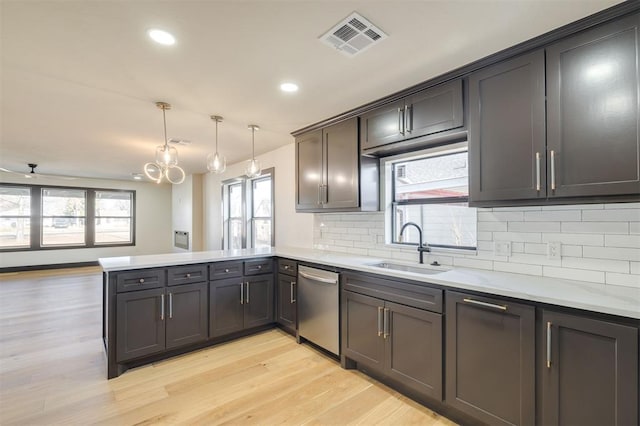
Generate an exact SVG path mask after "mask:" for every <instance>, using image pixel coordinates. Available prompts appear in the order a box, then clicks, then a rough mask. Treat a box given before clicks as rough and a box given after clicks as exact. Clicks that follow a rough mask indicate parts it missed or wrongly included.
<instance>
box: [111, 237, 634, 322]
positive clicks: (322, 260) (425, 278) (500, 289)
mask: <svg viewBox="0 0 640 426" xmlns="http://www.w3.org/2000/svg"><path fill="white" fill-rule="evenodd" d="M265 256H280V257H286V258H289V259H295V260H299V261H307V262H312V263H317V264H324V265H328V266H334V267H338V268H344V269H351V270H355V271H362V272H371V273H375V274H379V275H386V276H390V277H393V278H405V279H410V280H413V281H420V282H425V283H431V284H437V285H441V286H443V287H448V288H451V289H452V290H455V289H460V290H473V291H478V292H483V293H489V294H494V295H499V296H506V297H513V298H517V299H523V300H530V301H535V302H541V303H548V304H552V305H559V306H566V307H571V308H578V309H585V310H588V311H594V312H601V313H606V314H612V315H619V316H623V317H629V318H635V319H640V289H636V288H631V287H621V286H611V285H602V284H591V283H586V282H582V281H572V280H563V279H557V278H548V277H538V276H532V275H522V274H511V273H505V272H493V271H483V270H478V269H467V268H458V267H456V268H454V269H451V270H448V271H446V272H441V273H438V274H422V273H415V272H404V271H397V270H389V269H384V268H379V267H375V266H370V265H371V264H373V263H377V262H385V261H387V262H389V263H396V264H407V265H408V263H406V262H398V261H395V260H387V259H381V258H375V257H367V256H354V255H348V254H343V253H334V252H328V251H324V250H312V249H304V248H296V247H273V248H267V249H244V250H216V251H202V252H185V253H169V254H157V255H145V256H122V257H109V258H101V259H99V262H100V265H101V266H102V268H103V270H104V271H105V272H114V271H124V270H130V269H142V268H153V267H162V266H172V265H186V264H192V263H206V262H216V261H221V260H233V259H246V258H251V257H265ZM415 266H417V264H415Z"/></svg>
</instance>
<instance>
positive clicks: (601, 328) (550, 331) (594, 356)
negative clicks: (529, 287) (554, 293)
mask: <svg viewBox="0 0 640 426" xmlns="http://www.w3.org/2000/svg"><path fill="white" fill-rule="evenodd" d="M542 320H543V327H544V329H545V332H546V333H547V334H546V336H545V337H546V338H545V339H543V340H544V342H543V344H542V345H541V347H543V356H542V357H541V358H542V359H543V360H544V364H543V365H540V366H539V368H540V369H542V371H543V372H542V387H543V391H542V405H543V408H542V421H541V423H542V424H544V425H582V426H588V425H594V426H596V425H637V424H638V396H639V395H638V329H637V328H633V327H627V326H624V325H620V324H613V323H609V322H605V321H600V320H595V319H588V318H583V317H578V316H573V315H566V314H560V313H556V312H551V311H544V312H543V314H542ZM549 344H550V345H549Z"/></svg>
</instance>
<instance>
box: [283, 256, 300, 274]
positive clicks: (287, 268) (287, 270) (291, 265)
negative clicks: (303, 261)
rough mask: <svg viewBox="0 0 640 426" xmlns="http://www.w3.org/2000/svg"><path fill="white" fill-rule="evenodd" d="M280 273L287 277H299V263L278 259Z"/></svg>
mask: <svg viewBox="0 0 640 426" xmlns="http://www.w3.org/2000/svg"><path fill="white" fill-rule="evenodd" d="M278 272H280V273H281V274H285V275H291V276H294V277H295V276H297V275H298V262H296V261H295V260H289V259H278Z"/></svg>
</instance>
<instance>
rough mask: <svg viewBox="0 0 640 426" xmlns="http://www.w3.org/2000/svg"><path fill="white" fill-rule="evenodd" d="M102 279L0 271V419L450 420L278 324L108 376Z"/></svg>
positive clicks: (91, 274) (89, 273)
mask: <svg viewBox="0 0 640 426" xmlns="http://www.w3.org/2000/svg"><path fill="white" fill-rule="evenodd" d="M101 279H102V278H101V275H100V273H99V271H98V270H97V269H96V268H83V269H78V270H67V271H60V270H59V271H52V272H44V273H43V272H27V273H18V274H0V424H2V425H13V424H16V425H27V424H28V425H50V424H64V425H76V424H77V425H81V424H82V425H84V424H105V425H134V424H203V425H205V424H206V425H210V424H262V425H275V424H288V425H299V424H314V425H315V424H325V425H341V424H364V425H372V424H392V425H408V424H420V425H453V423H452V422H450V421H449V420H447V419H445V418H443V417H441V416H438V415H437V414H435V413H433V412H432V411H430V410H428V409H427V408H425V407H423V406H421V405H419V404H417V403H415V402H414V401H412V400H410V399H407V398H405V397H403V396H402V395H400V394H398V393H397V392H395V391H393V390H391V389H389V388H387V387H386V386H383V385H381V384H379V383H378V382H376V381H374V380H372V379H369V378H368V377H366V376H364V375H363V374H361V373H359V372H356V371H351V370H349V371H348V370H343V369H341V368H340V366H339V364H338V363H337V362H336V361H334V360H331V359H329V358H327V357H325V356H323V355H321V354H319V353H318V352H316V351H315V350H313V349H311V348H309V347H307V346H306V345H298V344H296V342H295V339H293V338H292V337H291V336H289V335H287V334H285V333H283V332H281V331H279V330H271V331H267V332H263V333H260V334H257V335H254V336H250V337H246V338H243V339H239V340H236V341H233V342H229V343H226V344H222V345H219V346H216V347H212V348H208V349H205V350H200V351H197V352H194V353H191V354H187V355H183V356H179V357H175V358H171V359H168V360H165V361H162V362H158V363H155V364H152V365H148V366H144V367H140V368H137V369H133V370H129V371H127V372H126V373H124V374H123V375H122V376H120V377H118V378H116V379H113V380H107V379H106V372H105V369H106V367H105V356H104V350H103V346H102V342H101V320H100V315H101V309H102V302H101V286H102V282H101Z"/></svg>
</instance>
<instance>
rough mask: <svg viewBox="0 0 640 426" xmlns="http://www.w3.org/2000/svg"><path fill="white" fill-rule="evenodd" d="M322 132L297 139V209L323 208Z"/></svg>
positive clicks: (306, 134)
mask: <svg viewBox="0 0 640 426" xmlns="http://www.w3.org/2000/svg"><path fill="white" fill-rule="evenodd" d="M322 172H323V167H322V130H317V131H315V132H309V133H305V134H304V135H302V136H299V137H297V138H296V209H297V210H315V209H320V208H322V204H321V199H320V185H322V182H323V181H322V179H323V175H322Z"/></svg>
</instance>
